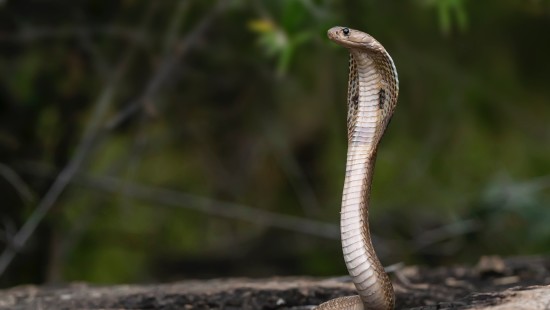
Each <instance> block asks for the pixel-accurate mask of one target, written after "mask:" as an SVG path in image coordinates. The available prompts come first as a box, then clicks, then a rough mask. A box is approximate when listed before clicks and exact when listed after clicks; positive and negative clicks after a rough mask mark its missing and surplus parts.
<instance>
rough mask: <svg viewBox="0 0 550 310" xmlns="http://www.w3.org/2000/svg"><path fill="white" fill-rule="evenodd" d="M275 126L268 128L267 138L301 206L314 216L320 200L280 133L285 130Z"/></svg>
mask: <svg viewBox="0 0 550 310" xmlns="http://www.w3.org/2000/svg"><path fill="white" fill-rule="evenodd" d="M274 126H275V125H272V126H270V127H267V126H266V130H265V132H266V136H267V137H268V140H269V142H270V143H269V144H270V146H271V148H272V150H273V155H274V156H275V158H276V160H277V162H278V163H279V165H280V166H281V168H282V169H283V171H284V173H285V175H286V177H287V179H288V182H289V183H290V185H291V186H292V188H293V189H294V192H295V193H296V195H297V196H298V200H299V201H300V205H301V206H302V208H303V210H304V212H305V214H306V215H312V214H315V213H317V212H318V211H319V210H320V203H319V199H317V195H316V194H315V191H314V190H313V186H312V185H311V182H310V181H309V180H308V178H307V176H306V174H305V172H304V171H303V169H302V168H301V167H300V164H299V163H298V161H297V159H296V158H295V156H293V154H292V152H291V151H290V150H289V146H288V144H287V143H285V138H284V137H281V135H280V134H279V133H281V132H283V130H281V129H278V128H274Z"/></svg>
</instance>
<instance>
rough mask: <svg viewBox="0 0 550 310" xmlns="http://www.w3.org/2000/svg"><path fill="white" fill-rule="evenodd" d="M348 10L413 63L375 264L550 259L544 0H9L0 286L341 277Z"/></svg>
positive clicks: (391, 151)
mask: <svg viewBox="0 0 550 310" xmlns="http://www.w3.org/2000/svg"><path fill="white" fill-rule="evenodd" d="M334 25H345V26H349V27H352V28H356V29H360V30H364V31H366V32H368V33H370V34H372V35H373V36H374V37H376V38H377V39H378V40H379V41H380V42H382V44H384V46H385V47H386V49H387V50H388V51H389V52H390V54H391V55H392V57H393V59H394V61H395V63H396V66H397V69H398V72H399V78H400V89H401V90H400V96H399V103H398V108H397V111H396V114H395V116H394V118H393V121H392V123H391V125H390V126H389V130H388V132H387V134H386V136H385V138H384V139H383V141H382V144H381V148H380V150H379V152H378V162H377V166H376V173H375V178H374V188H373V197H372V211H371V220H372V227H371V228H372V231H373V234H374V237H375V246H376V248H377V250H378V251H379V255H380V257H381V260H382V262H383V263H384V264H385V265H390V264H394V263H398V262H404V263H406V264H424V265H430V266H437V265H448V264H472V263H475V262H476V261H477V259H478V258H479V256H480V255H484V254H498V255H503V256H507V255H532V254H543V255H547V254H550V190H549V188H550V104H549V103H550V61H549V59H548V55H550V1H547V0H531V1H500V0H498V1H497V0H492V1H468V0H424V1H421V0H416V1H414V0H410V1H382V0H379V1H376V0H371V1H328V0H317V1H316V0H279V1H261V0H219V1H203V0H200V1H199V0H182V1H141V0H121V1H92V0H88V1H39V0H36V1H15V0H0V228H1V230H0V237H1V238H0V240H1V241H2V248H1V251H2V252H1V254H0V273H1V275H0V285H1V286H3V287H6V286H12V285H16V284H20V283H60V282H68V281H80V280H82V281H90V282H93V283H122V282H132V283H138V282H157V281H172V280H178V279H186V278H211V277H227V276H253V277H261V276H272V275H314V276H325V275H343V274H345V273H346V270H345V266H344V264H343V261H342V258H341V249H340V243H339V237H338V221H339V207H340V199H341V191H342V186H343V177H344V165H345V152H346V143H347V141H346V128H345V126H346V113H347V112H346V87H347V72H348V68H347V62H348V60H347V59H348V53H347V51H346V50H345V49H343V48H341V47H339V46H336V45H335V44H333V43H331V42H330V41H329V40H328V39H327V38H326V30H327V29H328V28H330V27H332V26H334Z"/></svg>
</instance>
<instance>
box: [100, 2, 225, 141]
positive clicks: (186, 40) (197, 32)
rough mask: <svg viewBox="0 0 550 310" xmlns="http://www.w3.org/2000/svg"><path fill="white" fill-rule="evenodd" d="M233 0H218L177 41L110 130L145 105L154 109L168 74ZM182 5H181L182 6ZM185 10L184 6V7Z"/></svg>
mask: <svg viewBox="0 0 550 310" xmlns="http://www.w3.org/2000/svg"><path fill="white" fill-rule="evenodd" d="M229 2H231V1H228V0H218V2H217V3H216V5H214V7H213V8H212V9H211V10H210V12H208V14H205V15H204V17H203V18H202V19H201V20H200V21H199V22H198V23H197V25H196V26H195V28H193V30H191V31H190V33H188V34H187V35H186V36H184V37H183V38H182V39H181V40H179V41H178V42H176V44H175V46H174V49H173V53H172V54H171V55H169V56H166V57H164V59H163V61H162V64H161V65H160V66H159V67H158V69H157V71H156V73H155V74H154V75H153V77H152V78H151V79H150V80H149V82H148V83H147V86H146V87H145V91H144V92H143V94H142V95H141V96H140V97H139V98H138V99H137V100H134V101H133V102H131V103H129V104H128V105H127V106H126V108H124V109H123V110H122V111H120V112H119V113H118V114H117V115H115V116H114V117H113V118H112V119H111V120H110V121H109V122H108V123H107V125H106V128H107V129H108V130H112V129H114V128H116V127H118V126H119V125H120V124H121V123H123V122H124V121H125V120H126V119H128V118H129V117H130V116H132V115H133V114H134V113H136V112H138V111H139V110H140V109H142V108H143V107H144V106H146V105H147V106H146V107H147V108H148V109H149V110H153V108H154V107H153V104H152V100H151V99H152V97H153V96H155V95H156V93H157V92H158V91H159V89H160V87H161V86H162V85H163V84H164V83H165V82H166V80H167V78H168V76H170V74H171V73H172V72H173V70H174V69H175V68H177V66H178V63H179V60H180V59H181V58H182V57H183V56H184V55H185V53H187V52H188V51H189V49H190V47H191V46H192V45H193V44H194V43H195V42H196V41H197V39H198V38H200V36H201V35H202V34H203V33H204V32H205V31H206V29H207V28H208V26H210V24H211V23H212V22H213V21H214V18H215V17H216V16H217V15H218V14H219V13H221V12H222V11H223V9H225V8H226V7H227V5H228V3H229ZM180 7H181V6H180ZM182 10H183V8H182ZM153 111H154V110H153Z"/></svg>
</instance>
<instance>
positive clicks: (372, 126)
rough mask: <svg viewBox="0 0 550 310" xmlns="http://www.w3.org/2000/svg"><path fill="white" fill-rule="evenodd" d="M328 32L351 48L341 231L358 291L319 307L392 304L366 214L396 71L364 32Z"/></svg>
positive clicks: (378, 309) (336, 309) (339, 309)
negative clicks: (354, 294) (353, 294)
mask: <svg viewBox="0 0 550 310" xmlns="http://www.w3.org/2000/svg"><path fill="white" fill-rule="evenodd" d="M328 37H329V38H330V39H331V40H332V41H334V42H336V43H337V44H339V45H342V46H344V47H345V48H347V49H348V50H349V52H350V72H349V84H348V100H347V101H348V119H347V125H348V153H347V163H346V177H345V182H344V192H343V196H342V209H341V215H340V216H341V218H340V230H341V239H342V250H343V253H344V260H345V262H346V266H347V269H348V272H349V274H350V276H351V277H352V280H353V283H354V284H355V287H356V289H357V292H358V293H359V296H349V297H341V298H336V299H332V300H329V301H327V302H325V303H323V304H321V305H320V306H319V307H317V309H319V310H348V309H349V310H351V309H371V310H382V309H384V310H387V309H393V307H394V299H395V297H394V291H393V287H392V284H391V281H390V279H389V277H388V275H387V274H386V273H385V272H384V267H383V266H382V264H381V263H380V261H379V260H378V257H377V256H376V253H375V251H374V248H373V246H372V241H371V236H370V231H369V221H368V217H369V196H370V191H371V183H372V177H373V172H374V162H375V160H376V150H377V148H378V143H379V142H380V139H381V138H382V135H383V134H384V131H385V130H386V126H387V125H388V123H389V121H390V119H391V116H392V114H393V111H394V109H395V106H396V104H397V95H398V92H399V88H398V78H397V70H396V69H395V65H394V63H393V60H392V59H391V57H390V55H389V54H388V52H386V50H385V49H384V47H383V46H382V44H380V43H379V42H378V41H376V40H375V39H374V38H373V37H372V36H370V35H368V34H366V33H364V32H361V31H358V30H354V29H349V28H345V27H333V28H331V29H330V30H329V31H328Z"/></svg>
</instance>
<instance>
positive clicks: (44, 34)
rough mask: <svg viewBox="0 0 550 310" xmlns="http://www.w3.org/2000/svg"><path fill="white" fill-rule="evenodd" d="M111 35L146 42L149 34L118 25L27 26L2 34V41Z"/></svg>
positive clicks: (30, 40) (21, 41) (33, 40)
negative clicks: (14, 31) (17, 30)
mask: <svg viewBox="0 0 550 310" xmlns="http://www.w3.org/2000/svg"><path fill="white" fill-rule="evenodd" d="M82 35H86V36H110V37H114V38H122V39H125V40H130V41H132V42H133V43H139V44H145V43H146V42H147V41H148V40H147V36H146V34H145V32H140V31H136V30H134V29H131V28H125V27H120V26H116V25H106V26H85V27H75V26H72V27H70V28H66V27H56V28H52V27H42V26H41V27H26V28H23V29H22V30H20V31H19V32H16V33H5V34H0V41H9V42H17V43H29V42H35V41H37V40H47V39H58V38H72V37H78V36H82Z"/></svg>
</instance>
